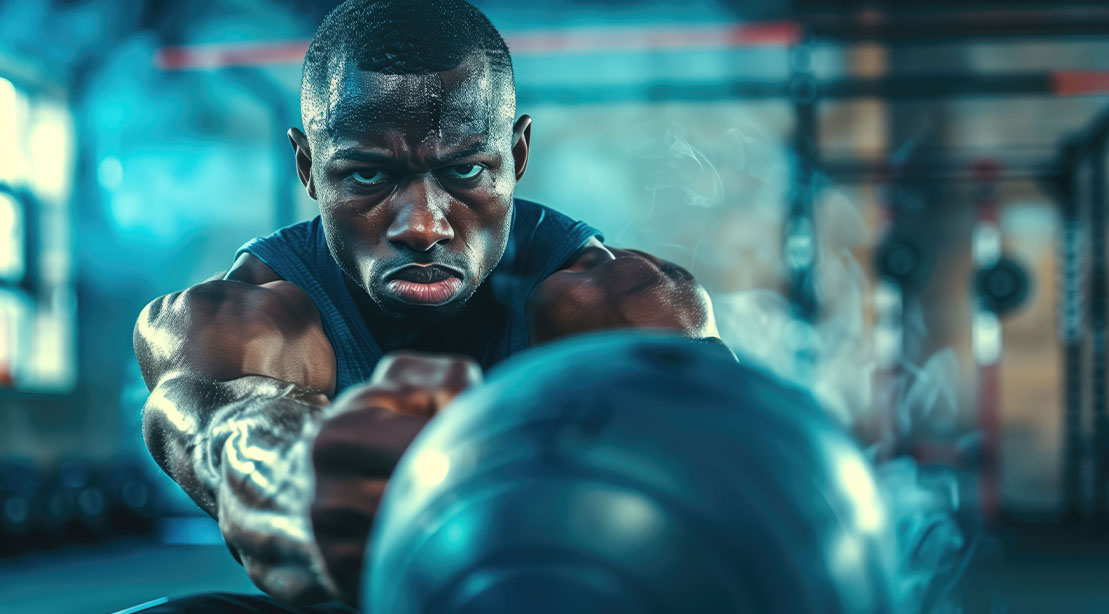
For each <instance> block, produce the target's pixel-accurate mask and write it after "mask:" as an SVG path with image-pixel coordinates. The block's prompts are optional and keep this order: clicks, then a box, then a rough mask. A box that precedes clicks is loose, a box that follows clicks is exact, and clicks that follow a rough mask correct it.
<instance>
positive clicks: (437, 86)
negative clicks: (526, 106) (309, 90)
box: [306, 60, 515, 141]
mask: <svg viewBox="0 0 1109 614" xmlns="http://www.w3.org/2000/svg"><path fill="white" fill-rule="evenodd" d="M492 73H493V71H491V70H490V68H489V66H488V64H487V63H485V62H480V61H479V62H473V61H467V62H464V63H463V64H461V65H459V66H458V67H457V68H455V69H452V70H449V71H444V72H438V73H426V74H406V75H390V74H383V73H378V72H372V71H364V70H360V69H359V68H358V67H357V65H356V63H355V62H353V61H350V60H337V61H336V62H335V63H334V64H332V66H331V70H330V71H329V74H330V77H329V82H328V87H327V91H326V92H319V93H317V96H318V98H319V100H318V103H319V106H320V107H322V108H319V109H318V111H317V112H316V113H314V117H312V118H306V120H307V121H308V123H310V124H311V125H310V126H307V127H309V128H310V129H312V130H313V131H317V132H321V133H323V134H326V135H328V136H329V137H331V138H336V137H346V138H362V139H373V138H376V137H378V136H379V135H380V134H381V133H383V132H398V131H399V132H401V133H403V134H405V135H406V136H407V137H408V138H409V139H414V140H416V141H422V140H426V139H446V140H460V139H461V138H462V137H463V136H465V135H472V134H475V133H477V134H490V135H491V136H494V135H493V133H494V132H495V131H500V130H501V129H502V128H504V126H501V125H500V124H502V123H503V122H505V121H507V122H508V123H509V125H511V121H512V118H513V114H514V113H515V100H514V96H513V92H512V91H511V87H508V88H506V87H505V83H504V81H503V79H504V77H501V76H498V75H495V74H492ZM320 94H322V95H320ZM505 131H506V134H507V128H505Z"/></svg>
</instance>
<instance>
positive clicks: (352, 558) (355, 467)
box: [311, 354, 481, 605]
mask: <svg viewBox="0 0 1109 614" xmlns="http://www.w3.org/2000/svg"><path fill="white" fill-rule="evenodd" d="M480 381H481V369H480V368H479V367H478V366H477V364H476V363H474V362H473V361H472V360H470V359H469V358H464V357H444V356H434V357H433V356H427V355H420V354H392V355H390V356H386V357H385V358H384V359H382V360H381V362H380V363H378V365H377V368H376V369H375V370H374V374H373V377H372V378H371V379H370V381H369V382H368V383H366V384H363V385H361V386H357V387H354V388H350V389H348V390H347V391H345V392H344V393H343V394H342V395H340V396H339V397H338V398H337V399H336V400H335V402H334V403H333V404H332V405H331V407H329V408H328V409H327V414H326V417H325V419H324V421H323V423H322V424H321V426H320V431H319V434H318V435H317V436H316V439H315V443H314V445H313V447H312V464H313V466H314V469H315V474H316V494H315V499H314V501H313V503H312V508H311V517H312V530H313V533H314V534H315V538H316V543H317V545H318V547H319V551H320V553H321V555H322V556H323V561H324V567H325V571H326V574H327V576H328V577H329V579H330V580H331V582H332V584H333V585H334V587H335V589H336V590H337V591H338V594H339V597H340V598H341V599H342V600H343V601H345V602H347V603H350V604H352V605H353V604H357V602H358V589H359V583H360V581H361V574H362V558H363V556H364V554H365V550H366V541H367V539H368V538H369V533H370V529H371V527H372V525H373V518H374V514H375V513H376V512H377V508H378V505H379V504H380V502H381V498H382V495H383V493H384V491H385V485H386V481H387V480H388V478H389V475H390V474H391V473H392V472H393V468H394V467H396V464H397V461H399V460H400V457H401V455H402V454H404V451H405V449H407V448H408V445H409V444H410V443H411V442H412V440H413V439H414V438H415V437H416V434H417V433H419V431H420V429H422V428H423V426H424V425H425V424H427V422H428V421H429V420H431V418H433V417H434V416H435V415H436V414H437V413H438V412H440V411H442V410H443V408H445V407H446V406H447V405H448V404H449V403H450V402H451V400H452V399H454V397H455V396H457V395H458V394H459V393H460V392H462V391H463V390H465V389H466V388H468V387H470V386H472V385H474V384H476V383H478V382H480Z"/></svg>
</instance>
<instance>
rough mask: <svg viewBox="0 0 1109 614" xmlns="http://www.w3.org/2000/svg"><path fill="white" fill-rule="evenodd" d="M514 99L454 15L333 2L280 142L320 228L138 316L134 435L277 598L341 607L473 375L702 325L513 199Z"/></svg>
mask: <svg viewBox="0 0 1109 614" xmlns="http://www.w3.org/2000/svg"><path fill="white" fill-rule="evenodd" d="M515 107H516V105H515V89H514V84H513V74H512V64H511V60H510V57H509V53H508V49H507V47H506V46H505V43H504V41H503V40H502V39H501V37H500V35H499V34H498V33H497V31H496V30H495V29H494V28H493V26H492V25H491V24H490V23H489V21H488V20H487V19H486V18H485V16H484V15H482V14H481V13H480V12H479V11H478V10H477V9H475V8H474V7H473V6H471V5H469V4H467V3H466V2H463V1H462V0H427V1H414V0H395V1H380V2H371V1H367V0H351V1H348V2H346V3H344V4H343V5H341V6H339V7H338V8H336V9H335V10H334V11H332V12H331V13H330V14H329V15H328V16H327V18H326V19H325V21H324V23H323V24H322V25H321V26H320V28H319V30H318V32H317V33H316V36H315V38H314V39H313V40H312V44H311V46H310V48H309V50H308V53H307V55H306V57H305V60H304V76H303V82H302V89H301V115H302V121H303V125H304V131H303V132H302V131H300V130H298V129H296V128H293V129H291V130H290V131H289V140H290V142H291V143H292V148H293V153H294V156H295V160H296V169H297V173H298V175H299V177H300V180H301V182H302V183H303V184H304V187H305V189H306V190H307V192H308V195H309V196H310V197H312V198H313V199H315V200H317V201H318V202H319V207H320V215H319V217H317V218H315V219H313V220H311V221H309V222H305V223H301V224H296V225H294V226H290V227H288V228H284V229H281V230H279V231H277V232H276V233H274V234H272V235H270V236H268V237H264V238H260V239H255V240H253V241H251V242H249V243H247V244H246V245H245V246H244V247H243V248H242V249H240V250H239V252H238V254H237V256H236V258H235V260H234V264H233V265H232V267H231V269H230V270H229V271H227V272H226V273H225V274H223V275H222V276H221V277H220V278H219V279H215V280H210V281H207V282H205V283H202V284H199V285H196V286H193V287H191V288H189V289H187V290H184V291H182V292H177V293H174V294H170V295H167V296H164V297H161V298H159V299H156V300H155V301H154V302H152V303H151V304H150V305H148V306H147V307H146V309H145V310H143V312H142V314H141V315H140V316H139V320H138V323H137V325H136V328H135V351H136V354H137V355H138V357H139V362H140V364H141V366H142V372H143V377H144V378H145V380H146V383H147V385H148V386H149V387H150V389H151V395H150V399H149V401H148V402H147V405H146V409H145V414H144V419H143V429H144V435H145V438H146V443H147V446H148V447H149V449H150V452H151V454H152V455H153V456H154V458H155V459H156V460H157V461H158V463H159V464H160V465H161V466H162V468H163V469H165V471H166V472H167V473H168V474H169V475H170V476H171V477H172V478H173V479H174V480H175V481H176V482H177V483H178V484H180V485H181V487H182V488H183V489H184V490H185V492H187V493H188V494H189V495H190V496H191V497H192V499H193V500H194V501H196V503H197V504H198V505H200V506H201V507H202V508H203V509H204V510H205V511H207V512H208V513H209V514H211V515H212V516H213V517H214V518H216V519H217V520H218V521H219V526H220V529H221V531H222V533H223V536H224V538H225V540H226V542H227V545H228V547H229V548H230V549H231V551H232V553H233V554H234V555H235V556H236V558H237V559H238V560H239V561H240V562H241V563H242V564H243V566H244V568H245V569H246V571H247V573H248V574H249V575H250V578H251V579H252V580H253V581H254V583H255V584H257V585H258V586H259V587H260V588H261V589H262V590H263V591H265V592H266V593H269V594H270V595H272V596H274V597H275V598H277V599H278V600H280V601H282V602H285V603H291V604H303V603H312V602H317V601H321V600H326V599H329V598H338V599H341V600H343V601H345V602H346V603H356V600H357V587H358V577H359V568H360V565H361V559H362V555H363V552H364V549H365V545H366V544H365V541H366V539H367V535H368V532H369V529H370V526H371V522H372V519H373V513H374V510H375V508H376V505H377V502H378V500H379V499H380V497H381V494H382V489H383V487H384V485H385V481H386V479H387V478H388V476H389V473H390V471H391V470H392V468H393V466H394V465H395V463H396V461H397V459H398V458H399V456H400V455H401V453H402V452H403V451H404V449H405V447H406V446H407V445H408V443H409V442H410V441H411V440H412V438H413V437H414V436H415V434H416V433H417V432H418V431H419V429H420V428H421V427H422V426H423V425H424V424H425V423H426V422H427V421H428V420H429V419H430V418H431V417H432V416H434V414H435V413H436V412H437V411H439V410H440V409H442V408H443V407H444V406H445V405H446V404H447V403H448V402H449V401H450V400H451V398H452V397H453V396H454V395H455V394H457V393H458V392H459V391H461V390H462V389H463V388H465V387H466V386H467V385H469V384H471V383H473V382H474V381H476V380H477V379H478V378H479V377H480V373H481V369H483V368H488V367H489V366H491V365H493V364H495V363H497V362H498V361H500V360H502V359H504V358H505V357H507V356H510V355H512V354H515V353H517V352H520V351H523V350H525V349H527V348H528V347H530V346H532V345H535V344H537V343H542V342H544V341H547V340H551V339H555V338H559V337H563V336H567V335H572V334H575V333H579V332H584V331H589V330H596V329H605V328H620V327H649V328H662V329H671V330H676V331H680V332H682V333H684V334H686V335H688V336H690V337H703V338H712V337H715V336H716V334H717V333H716V326H715V323H714V321H713V316H712V310H711V306H710V304H709V301H708V298H707V295H706V294H705V292H704V291H703V290H702V289H701V288H700V287H699V286H698V285H697V283H696V281H695V280H694V279H693V278H692V277H691V276H690V275H689V274H688V273H687V272H686V271H684V270H682V269H681V268H679V267H677V266H674V265H673V264H670V263H667V262H664V261H661V260H659V259H657V258H653V257H651V256H649V255H647V254H644V253H641V252H637V251H633V250H620V249H612V248H608V247H606V246H605V245H603V243H602V240H601V237H600V235H599V233H598V232H597V231H596V230H595V229H593V228H591V227H590V226H588V225H586V224H584V223H581V222H575V221H573V220H570V219H568V218H567V217H566V216H564V215H562V214H560V213H558V212H557V211H554V210H552V209H549V208H546V207H543V206H541V205H538V204H535V203H530V202H526V201H522V200H515V199H514V198H513V193H514V190H515V187H516V183H517V182H518V181H519V180H520V179H521V178H522V177H523V176H524V171H525V169H526V168H527V164H528V153H529V148H530V144H531V143H530V136H531V123H532V120H531V118H530V117H528V116H527V115H521V116H520V117H519V118H517V117H516V115H515V113H516V108H515ZM398 351H403V352H406V353H402V354H397V353H396V352H398ZM267 607H275V606H274V605H273V604H272V603H271V605H270V606H267ZM198 608H199V609H202V610H203V609H207V610H208V611H211V610H212V609H214V607H213V604H212V603H208V604H206V605H198ZM172 611H182V610H172ZM266 611H272V610H266Z"/></svg>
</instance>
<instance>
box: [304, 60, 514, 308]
mask: <svg viewBox="0 0 1109 614" xmlns="http://www.w3.org/2000/svg"><path fill="white" fill-rule="evenodd" d="M331 74H332V78H331V84H330V87H329V90H328V91H327V92H321V93H319V96H320V100H319V101H318V104H317V105H316V106H315V107H314V108H315V109H316V110H317V112H316V113H315V114H314V116H311V117H306V118H305V126H306V128H307V131H308V137H309V143H310V147H311V154H312V158H311V165H312V168H311V176H312V181H313V182H314V187H315V193H316V198H317V200H318V201H319V204H320V214H321V217H322V221H323V226H324V231H325V233H326V236H327V242H328V246H329V247H330V249H331V253H332V255H333V256H334V257H335V259H336V261H337V262H338V264H339V266H340V268H342V270H343V271H344V272H345V273H346V274H347V275H348V276H349V277H350V278H351V279H353V280H354V281H355V282H356V283H357V284H358V285H359V286H361V287H362V289H363V290H365V291H366V293H367V294H369V296H370V297H371V298H372V299H373V300H374V302H375V303H376V304H377V305H378V307H379V308H380V309H381V310H382V311H383V312H384V313H386V314H388V315H391V316H395V317H413V316H415V317H425V316H426V317H434V316H443V315H449V314H452V313H455V312H457V311H459V310H460V309H461V308H462V307H463V306H464V305H465V303H466V301H467V300H469V298H470V297H471V296H473V294H474V292H475V291H476V290H477V288H478V286H480V285H481V283H482V282H483V281H484V280H485V278H486V277H487V276H488V275H489V273H490V272H492V270H493V268H494V267H495V266H496V265H497V263H498V262H499V261H500V259H501V256H502V254H503V253H504V250H505V246H506V244H507V242H508V234H509V230H510V223H511V212H512V196H513V192H514V190H515V186H516V171H515V165H514V159H513V154H512V145H513V142H512V140H513V139H512V118H513V114H514V113H515V101H514V96H513V92H512V89H511V82H510V81H509V85H508V87H507V89H506V86H505V81H504V79H505V77H500V76H498V75H496V74H494V73H493V71H491V70H490V69H489V67H488V65H487V64H486V63H484V62H481V61H479V60H476V59H472V60H468V61H466V62H463V63H462V64H461V65H460V66H459V67H457V68H455V69H453V70H450V71H445V72H440V73H431V74H418V75H386V74H381V73H376V72H367V71H362V70H359V69H358V68H357V66H355V65H354V62H345V63H342V64H341V65H337V66H335V67H334V70H333V71H332V73H331Z"/></svg>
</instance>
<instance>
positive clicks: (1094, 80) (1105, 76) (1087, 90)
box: [1051, 70, 1109, 96]
mask: <svg viewBox="0 0 1109 614" xmlns="http://www.w3.org/2000/svg"><path fill="white" fill-rule="evenodd" d="M1051 89H1052V91H1053V92H1055V95H1056V96H1081V95H1083V94H1105V93H1109V71H1107V70H1060V71H1056V72H1053V73H1051Z"/></svg>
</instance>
